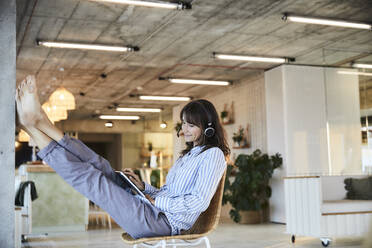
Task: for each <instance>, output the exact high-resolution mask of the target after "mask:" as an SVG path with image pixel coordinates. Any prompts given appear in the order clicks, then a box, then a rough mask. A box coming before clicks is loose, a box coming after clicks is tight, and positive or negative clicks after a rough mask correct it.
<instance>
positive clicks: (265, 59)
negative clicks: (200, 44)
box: [213, 53, 287, 63]
mask: <svg viewBox="0 0 372 248" xmlns="http://www.w3.org/2000/svg"><path fill="white" fill-rule="evenodd" d="M213 56H214V57H215V58H216V59H224V60H240V61H253V62H265V63H285V62H286V60H287V59H286V58H273V57H257V56H244V55H232V54H221V53H213Z"/></svg>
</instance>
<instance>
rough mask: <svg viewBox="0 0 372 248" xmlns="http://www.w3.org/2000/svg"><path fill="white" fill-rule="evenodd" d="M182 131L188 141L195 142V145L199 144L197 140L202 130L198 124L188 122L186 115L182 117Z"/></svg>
mask: <svg viewBox="0 0 372 248" xmlns="http://www.w3.org/2000/svg"><path fill="white" fill-rule="evenodd" d="M182 132H183V134H184V137H185V141H186V142H193V143H194V146H196V145H198V144H197V140H198V139H199V137H200V135H201V132H202V130H201V129H200V128H199V127H198V126H196V125H194V124H191V123H188V122H187V121H186V118H185V115H184V116H183V118H182Z"/></svg>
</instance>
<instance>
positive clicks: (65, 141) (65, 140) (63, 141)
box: [58, 134, 71, 147]
mask: <svg viewBox="0 0 372 248" xmlns="http://www.w3.org/2000/svg"><path fill="white" fill-rule="evenodd" d="M70 140H71V138H70V136H68V135H67V134H65V135H64V136H63V138H62V139H60V140H58V144H59V145H61V146H62V147H68V143H69V142H70Z"/></svg>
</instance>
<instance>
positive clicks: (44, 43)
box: [37, 41, 139, 52]
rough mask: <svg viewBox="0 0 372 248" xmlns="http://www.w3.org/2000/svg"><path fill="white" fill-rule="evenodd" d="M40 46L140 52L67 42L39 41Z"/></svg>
mask: <svg viewBox="0 0 372 248" xmlns="http://www.w3.org/2000/svg"><path fill="white" fill-rule="evenodd" d="M37 44H38V45H39V46H46V47H53V48H68V49H87V50H100V51H111V52H132V51H138V50H139V48H138V47H125V46H107V45H93V44H79V43H67V42H54V41H37Z"/></svg>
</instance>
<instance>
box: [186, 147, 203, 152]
mask: <svg viewBox="0 0 372 248" xmlns="http://www.w3.org/2000/svg"><path fill="white" fill-rule="evenodd" d="M203 147H204V146H195V147H193V148H192V149H191V150H190V152H189V153H190V154H196V153H199V152H200V151H201V150H202V148H203Z"/></svg>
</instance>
